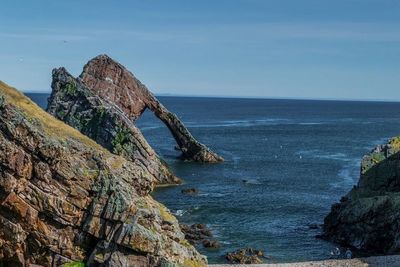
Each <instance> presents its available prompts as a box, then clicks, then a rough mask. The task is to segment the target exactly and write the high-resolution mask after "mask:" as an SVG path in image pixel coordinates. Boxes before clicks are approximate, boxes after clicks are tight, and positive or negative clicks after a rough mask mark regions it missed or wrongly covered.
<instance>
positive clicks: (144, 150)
mask: <svg viewBox="0 0 400 267" xmlns="http://www.w3.org/2000/svg"><path fill="white" fill-rule="evenodd" d="M52 89H53V90H52V93H51V96H50V98H49V100H48V106H47V112H49V113H50V114H52V115H53V116H55V117H56V118H58V119H60V120H62V121H64V122H65V123H67V124H69V125H70V126H72V127H74V128H75V129H77V130H79V131H80V132H81V133H83V134H85V135H87V136H89V137H90V138H91V139H93V140H95V141H96V142H97V143H99V144H100V145H102V146H103V147H105V148H107V149H108V150H109V151H111V152H112V153H114V154H117V155H121V156H123V157H125V158H126V159H128V160H130V161H132V162H133V163H134V164H136V165H137V166H138V167H139V168H141V169H142V171H143V172H148V173H149V174H150V175H151V176H153V177H154V179H155V180H156V183H157V184H179V183H181V181H180V179H179V178H177V177H176V176H175V175H173V174H172V172H171V171H170V170H169V168H168V166H167V165H166V164H165V163H164V162H163V161H162V160H161V159H160V158H159V157H158V156H157V154H156V152H155V151H154V150H153V149H152V148H151V146H150V145H149V144H148V143H147V141H146V139H145V138H144V137H143V135H142V133H141V132H140V131H139V129H137V128H136V126H135V125H134V124H133V122H132V121H131V120H129V118H128V117H127V116H126V115H125V113H124V112H123V111H121V109H119V108H118V107H117V106H115V105H114V104H112V103H109V102H108V101H105V100H103V99H101V98H100V97H99V96H97V95H95V94H94V93H93V92H92V91H91V90H89V89H88V88H87V87H86V86H85V85H84V84H83V83H82V82H81V80H80V79H75V78H74V77H73V76H72V75H70V74H69V73H68V72H67V71H66V70H65V69H64V68H59V69H55V70H54V71H53V83H52Z"/></svg>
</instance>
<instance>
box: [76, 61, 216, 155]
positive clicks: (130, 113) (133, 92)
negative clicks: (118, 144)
mask: <svg viewBox="0 0 400 267" xmlns="http://www.w3.org/2000/svg"><path fill="white" fill-rule="evenodd" d="M80 80H81V81H82V82H83V84H85V86H86V87H87V88H89V89H90V90H91V91H92V92H94V93H95V94H96V95H98V96H100V97H101V98H102V99H104V100H107V101H109V102H112V103H114V104H115V105H117V106H118V107H119V108H120V109H121V110H122V111H123V112H124V113H125V114H126V116H127V117H128V118H129V119H130V120H132V121H133V122H135V121H136V120H137V119H138V118H139V117H140V116H141V115H142V113H143V112H144V111H145V110H146V109H149V110H151V111H152V112H153V113H154V115H155V116H157V118H159V119H160V120H161V121H162V122H163V123H164V124H165V125H166V126H167V127H168V129H169V130H170V132H171V134H172V136H173V137H174V138H175V141H176V143H177V145H178V147H179V150H180V151H182V158H183V159H184V160H193V161H199V162H220V161H223V158H222V157H220V156H218V155H217V154H216V153H214V152H212V151H211V150H210V149H209V148H207V147H206V146H205V145H203V144H201V143H200V142H198V141H197V140H196V139H195V138H194V137H193V136H192V134H191V133H190V132H189V130H188V129H187V128H186V127H185V126H184V124H183V122H182V121H181V120H180V119H179V118H178V117H177V116H176V115H175V114H174V113H172V112H170V111H169V110H168V109H166V108H165V107H164V106H163V105H162V104H161V102H160V101H158V99H157V98H156V97H155V96H154V95H153V94H152V93H151V92H150V91H149V89H147V87H146V86H145V85H144V84H142V83H141V82H140V81H139V80H138V79H137V78H136V77H135V76H134V75H133V74H132V73H131V72H129V71H128V70H127V69H126V68H125V67H124V66H122V65H121V64H119V63H118V62H116V61H114V60H113V59H112V58H110V57H108V56H107V55H100V56H97V57H95V58H94V59H92V60H90V61H89V62H88V63H87V64H86V65H85V67H84V69H83V72H82V74H81V75H80Z"/></svg>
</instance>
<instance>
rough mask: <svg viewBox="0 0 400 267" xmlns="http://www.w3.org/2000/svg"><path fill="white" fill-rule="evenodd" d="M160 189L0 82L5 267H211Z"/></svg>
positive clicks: (0, 237)
mask: <svg viewBox="0 0 400 267" xmlns="http://www.w3.org/2000/svg"><path fill="white" fill-rule="evenodd" d="M154 182H155V181H154V177H153V176H152V175H151V174H150V173H149V172H147V171H145V169H143V168H140V167H139V166H138V165H136V164H134V163H133V162H132V161H129V160H126V159H124V158H123V157H120V156H117V155H115V154H112V153H110V152H109V151H108V150H107V149H105V148H103V147H102V146H100V145H99V144H98V143H96V142H94V141H93V140H91V139H89V138H88V137H87V136H85V135H82V134H81V133H80V132H79V131H77V130H75V129H74V128H72V127H69V126H68V125H66V124H64V123H63V122H61V121H59V120H57V119H55V118H54V117H52V116H51V115H50V114H48V113H46V112H45V111H43V110H41V109H40V108H39V107H38V106H37V105H35V104H34V103H33V102H31V101H30V100H29V99H28V98H26V97H25V96H23V95H22V94H20V93H19V92H17V91H16V90H15V89H13V88H11V87H8V86H7V85H6V84H4V83H2V82H0V225H1V227H0V262H1V263H2V264H4V265H6V266H35V265H40V266H62V265H63V264H65V263H71V262H81V263H83V262H84V263H85V264H86V265H87V266H98V265H100V266H117V267H118V266H176V265H178V266H205V264H206V261H205V259H204V258H203V257H202V256H201V255H200V254H199V253H198V252H197V251H196V250H195V248H194V247H193V246H191V245H190V244H188V242H187V241H186V240H185V238H184V234H183V233H182V231H181V230H180V227H179V224H178V221H177V220H176V218H175V217H174V216H173V215H172V214H171V213H170V212H169V210H168V209H167V208H166V207H164V206H163V205H162V204H160V203H158V202H157V201H155V200H154V199H153V198H152V197H151V196H150V192H151V191H152V190H153V188H154ZM165 225H167V226H168V227H166V226H165Z"/></svg>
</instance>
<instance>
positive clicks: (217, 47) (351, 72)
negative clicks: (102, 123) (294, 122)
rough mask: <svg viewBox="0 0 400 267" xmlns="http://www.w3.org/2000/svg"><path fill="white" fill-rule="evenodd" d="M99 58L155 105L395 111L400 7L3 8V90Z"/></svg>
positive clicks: (46, 87)
mask: <svg viewBox="0 0 400 267" xmlns="http://www.w3.org/2000/svg"><path fill="white" fill-rule="evenodd" d="M104 53H106V54H108V55H110V56H111V57H113V58H115V59H116V60H118V61H119V62H121V63H122V64H123V65H125V66H126V67H128V68H129V69H130V70H131V71H132V72H133V73H134V74H135V75H136V76H137V77H138V78H139V79H140V80H141V81H142V82H143V83H145V84H146V85H147V86H148V87H149V88H150V89H151V90H152V91H153V92H155V93H156V94H175V95H207V96H210V95H215V96H252V97H278V98H279V97H283V98H313V99H314V98H323V99H325V98H329V99H360V100H362V99H374V100H400V90H399V89H400V88H399V87H400V1H397V0H375V1H372V0H329V1H327V0H279V1H278V0H276V1H270V0H212V1H205V0H203V1H187V0H186V1H184V0H181V1H175V0H168V1H164V0H160V1H156V0H154V1H150V0H142V1H101V0H85V1H77V0H68V1H55V0H25V1H18V0H12V1H11V0H2V1H1V17H0V80H3V81H5V82H6V83H8V84H10V85H13V86H15V87H17V88H19V89H21V90H23V91H42V92H43V91H50V83H51V70H52V68H54V67H59V66H65V67H66V68H67V69H68V70H69V71H70V72H71V73H72V74H74V75H78V74H79V73H80V72H81V70H82V67H83V65H84V64H85V63H86V62H87V61H88V60H89V59H90V58H92V57H94V56H96V55H98V54H104Z"/></svg>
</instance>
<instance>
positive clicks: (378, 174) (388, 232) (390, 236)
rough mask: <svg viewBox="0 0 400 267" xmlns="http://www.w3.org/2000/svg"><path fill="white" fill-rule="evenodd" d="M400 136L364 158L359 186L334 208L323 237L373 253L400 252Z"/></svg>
mask: <svg viewBox="0 0 400 267" xmlns="http://www.w3.org/2000/svg"><path fill="white" fill-rule="evenodd" d="M399 222H400V137H396V138H393V139H391V140H390V141H389V142H388V143H387V144H385V145H380V146H378V147H376V148H375V149H374V150H373V151H371V153H370V154H368V155H366V156H364V158H363V160H362V163H361V175H360V180H359V182H358V185H357V186H354V188H353V189H352V190H351V191H350V192H349V193H348V194H347V195H346V196H345V197H343V198H342V199H341V201H340V203H337V204H335V205H333V206H332V209H331V212H330V214H329V215H328V216H327V217H326V218H325V221H324V234H323V235H322V237H323V238H326V239H329V240H332V241H334V242H337V243H339V244H341V245H343V246H349V247H353V248H356V249H357V250H361V251H364V252H368V253H370V254H371V253H372V254H394V253H399V252H400V242H399V240H400V227H399Z"/></svg>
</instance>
